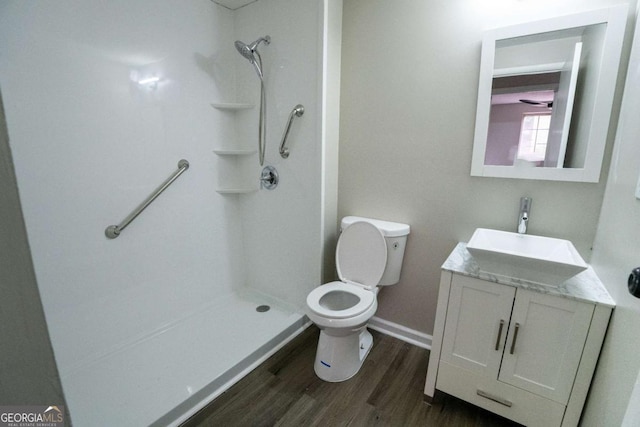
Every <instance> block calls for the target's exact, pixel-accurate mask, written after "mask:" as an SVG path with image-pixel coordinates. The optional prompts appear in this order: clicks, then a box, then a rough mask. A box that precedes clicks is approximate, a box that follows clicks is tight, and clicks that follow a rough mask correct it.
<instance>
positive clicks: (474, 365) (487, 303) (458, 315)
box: [440, 275, 515, 379]
mask: <svg viewBox="0 0 640 427" xmlns="http://www.w3.org/2000/svg"><path fill="white" fill-rule="evenodd" d="M514 295H515V288H512V287H511V286H504V285H499V284H497V283H492V282H487V281H484V280H478V279H473V278H470V277H465V276H458V275H454V278H453V280H452V283H451V292H450V296H449V307H448V310H447V318H446V326H445V332H444V337H443V340H442V355H441V357H440V359H441V360H443V361H445V362H448V363H450V364H452V365H455V366H458V367H460V368H464V369H466V370H468V371H471V372H474V373H477V374H480V375H482V376H487V377H492V378H494V379H495V378H497V377H498V370H499V369H500V359H501V358H502V351H503V349H504V345H505V340H506V336H507V326H508V324H509V317H510V315H511V308H512V306H513V298H514Z"/></svg>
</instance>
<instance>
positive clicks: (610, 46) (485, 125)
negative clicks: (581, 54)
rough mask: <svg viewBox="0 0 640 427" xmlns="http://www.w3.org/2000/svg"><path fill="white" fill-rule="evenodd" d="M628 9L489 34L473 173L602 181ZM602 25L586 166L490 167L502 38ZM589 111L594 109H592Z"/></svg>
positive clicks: (484, 43)
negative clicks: (490, 137)
mask: <svg viewBox="0 0 640 427" xmlns="http://www.w3.org/2000/svg"><path fill="white" fill-rule="evenodd" d="M627 13H628V8H627V6H626V5H621V6H615V7H610V8H605V9H598V10H593V11H590V12H584V13H579V14H575V15H567V16H561V17H558V18H551V19H546V20H542V21H536V22H530V23H525V24H520V25H513V26H510V27H504V28H498V29H495V30H490V31H487V32H485V34H484V37H483V40H482V55H481V60H480V78H479V84H478V105H477V110H476V126H475V134H474V140H473V157H472V160H471V176H485V177H498V178H521V179H540V180H552V181H576V182H598V181H599V179H600V171H601V168H602V160H603V156H604V151H605V146H606V143H607V134H608V131H609V121H610V117H611V108H612V106H613V98H614V92H615V88H616V81H617V77H618V67H619V65H620V56H621V53H622V43H623V40H624V31H625V27H626V21H627ZM597 24H606V25H607V28H606V32H605V38H604V42H603V52H602V55H603V56H602V62H601V64H602V65H601V67H600V70H599V79H598V86H597V89H596V91H597V92H596V96H595V104H594V108H593V111H592V112H591V114H590V116H591V123H590V127H589V141H588V145H587V152H586V157H585V163H584V167H583V168H551V167H546V168H545V167H516V166H494V165H485V164H484V159H485V152H486V148H487V133H488V130H489V114H490V109H491V85H492V81H493V68H494V59H495V48H496V41H498V40H504V39H510V38H514V37H522V36H529V35H533V34H539V33H546V32H551V31H560V30H565V29H569V28H576V27H585V26H589V25H597ZM581 115H582V116H583V117H582V118H578V119H579V120H580V119H582V120H584V119H585V118H584V117H585V113H584V112H583V113H582V114H581ZM588 115H589V113H587V116H588Z"/></svg>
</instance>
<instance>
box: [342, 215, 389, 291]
mask: <svg viewBox="0 0 640 427" xmlns="http://www.w3.org/2000/svg"><path fill="white" fill-rule="evenodd" d="M386 266H387V243H386V241H385V239H384V235H383V234H382V232H381V231H380V230H379V229H378V228H377V227H376V226H375V225H373V224H371V223H369V222H364V221H360V222H354V223H353V224H351V225H350V226H348V227H347V228H345V229H344V230H343V231H342V234H340V237H339V238H338V246H337V247H336V270H337V271H338V277H339V278H340V280H341V281H343V282H345V283H354V284H357V285H360V286H364V287H365V288H368V289H375V288H376V286H378V283H380V279H382V275H383V274H384V270H385V268H386Z"/></svg>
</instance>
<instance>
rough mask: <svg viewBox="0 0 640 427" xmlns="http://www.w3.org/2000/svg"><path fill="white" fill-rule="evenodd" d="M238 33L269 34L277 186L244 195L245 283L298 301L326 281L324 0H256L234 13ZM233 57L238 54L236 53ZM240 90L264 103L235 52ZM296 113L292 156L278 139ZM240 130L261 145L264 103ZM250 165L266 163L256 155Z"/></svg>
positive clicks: (267, 69)
mask: <svg viewBox="0 0 640 427" xmlns="http://www.w3.org/2000/svg"><path fill="white" fill-rule="evenodd" d="M234 23H235V35H236V37H237V38H238V39H240V40H242V41H244V42H246V43H249V42H252V41H253V40H256V39H257V38H259V37H262V36H265V35H267V34H268V35H269V36H271V43H270V44H269V45H268V46H265V45H261V46H260V47H259V49H258V50H259V52H260V54H261V57H262V61H263V64H264V75H265V84H266V91H267V138H266V141H267V151H266V155H265V165H272V166H275V167H276V169H277V170H278V173H279V176H280V183H279V185H278V187H277V188H276V189H275V190H272V191H268V190H262V191H258V192H256V193H251V194H246V195H239V196H237V197H238V202H239V203H240V206H241V212H242V223H243V230H244V233H243V236H244V240H243V246H244V251H245V254H246V258H245V260H246V267H245V268H246V270H247V279H246V280H247V285H248V286H249V287H251V288H254V289H257V290H261V291H263V292H267V293H268V294H270V295H273V296H276V297H278V298H280V299H282V300H284V301H287V302H289V303H291V304H293V305H295V306H297V307H300V308H301V307H303V306H304V304H305V301H306V296H307V294H308V293H309V292H310V291H311V289H313V288H314V287H316V286H318V285H320V284H321V262H322V256H321V245H320V230H321V222H322V218H321V214H322V209H321V202H322V197H321V190H322V188H321V184H322V181H321V177H322V175H321V166H322V152H323V146H322V140H321V119H322V115H321V113H322V110H321V105H322V104H321V84H322V71H323V68H322V54H323V53H322V32H323V2H322V1H318V0H303V1H301V0H269V1H264V0H263V1H258V2H255V3H252V4H250V5H248V6H245V7H243V8H241V9H238V10H237V11H236V13H235V20H234ZM234 60H235V59H234ZM235 63H236V70H237V78H238V86H237V88H238V91H237V96H238V97H239V99H241V100H250V101H252V102H255V104H256V105H259V95H260V84H259V82H260V81H259V79H258V76H257V75H256V73H255V71H254V69H253V67H252V66H251V65H250V63H249V62H248V61H247V60H246V59H244V58H242V57H241V56H240V55H237V61H235ZM297 104H302V105H303V106H304V108H305V112H304V115H303V116H302V117H295V118H294V121H293V123H292V126H291V131H290V133H289V137H288V140H287V146H288V147H289V151H290V156H289V158H287V159H283V158H282V157H281V156H280V154H279V150H278V149H279V145H280V142H281V138H282V135H283V132H284V129H285V125H286V123H287V119H288V117H289V114H290V113H291V110H292V109H293V108H294V106H296V105H297ZM239 119H240V120H242V121H241V122H239V123H238V125H239V126H238V136H239V137H240V138H244V139H245V141H243V142H247V141H248V142H249V145H250V146H254V145H255V146H256V147H257V137H258V134H257V123H258V108H257V107H256V108H255V109H253V110H251V111H250V112H249V114H245V115H243V116H242V117H241V118H239ZM251 161H252V162H253V164H252V166H251V170H253V174H254V176H255V178H254V179H257V178H258V177H259V176H260V171H261V170H262V167H260V166H259V163H258V159H257V155H256V156H255V159H251Z"/></svg>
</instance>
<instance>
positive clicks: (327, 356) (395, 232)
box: [306, 216, 410, 382]
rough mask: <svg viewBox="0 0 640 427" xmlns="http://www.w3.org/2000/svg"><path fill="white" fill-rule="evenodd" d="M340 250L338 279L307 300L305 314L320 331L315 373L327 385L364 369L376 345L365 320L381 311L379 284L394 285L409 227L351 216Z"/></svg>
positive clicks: (344, 226) (345, 224) (345, 223)
mask: <svg viewBox="0 0 640 427" xmlns="http://www.w3.org/2000/svg"><path fill="white" fill-rule="evenodd" d="M340 229H341V234H340V237H339V239H338V245H337V247H336V267H337V272H338V277H339V278H340V281H337V282H330V283H327V284H324V285H321V286H318V287H317V288H315V289H314V290H312V291H311V292H310V293H309V295H308V296H307V310H306V311H307V316H308V317H309V319H311V321H312V322H313V323H315V324H316V325H317V326H318V327H319V328H320V338H319V340H318V349H317V351H316V359H315V364H314V369H315V372H316V374H317V375H318V377H319V378H321V379H323V380H325V381H329V382H339V381H345V380H348V379H349V378H351V377H352V376H354V375H355V374H357V373H358V371H359V370H360V367H361V366H362V363H363V362H364V359H365V358H366V357H367V355H368V354H369V350H371V346H372V345H373V337H372V336H371V333H370V332H369V331H367V327H366V326H367V322H368V321H369V319H371V317H372V316H373V315H374V314H375V312H376V310H377V308H378V301H377V295H378V290H379V289H380V286H389V285H395V284H396V283H398V281H399V280H400V270H401V269H402V260H403V258H404V249H405V246H406V242H407V235H408V234H409V231H410V227H409V225H407V224H401V223H397V222H390V221H381V220H377V219H370V218H363V217H358V216H347V217H344V218H343V219H342V221H341V227H340Z"/></svg>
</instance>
